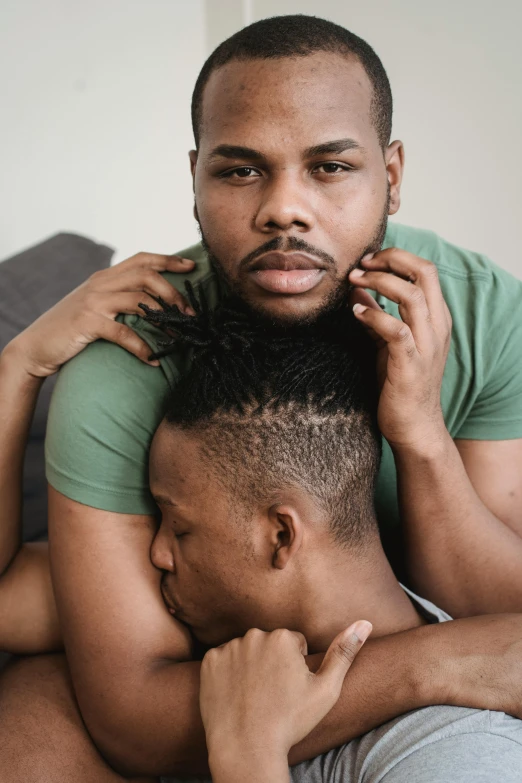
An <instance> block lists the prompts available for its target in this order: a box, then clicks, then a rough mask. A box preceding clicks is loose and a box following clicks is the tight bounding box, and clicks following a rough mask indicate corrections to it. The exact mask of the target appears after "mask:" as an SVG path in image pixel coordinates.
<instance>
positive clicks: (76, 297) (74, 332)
mask: <svg viewBox="0 0 522 783" xmlns="http://www.w3.org/2000/svg"><path fill="white" fill-rule="evenodd" d="M190 264H192V262H190ZM179 266H180V260H179V259H177V258H175V259H173V258H171V257H167V256H138V257H136V258H134V259H130V260H129V261H127V262H124V263H123V264H121V265H119V266H118V267H117V268H113V269H108V270H104V271H103V272H100V273H98V274H96V275H93V276H92V277H91V278H89V279H88V280H87V281H86V282H85V283H84V284H82V285H81V286H79V287H78V288H77V289H76V290H75V291H73V292H72V293H71V294H69V295H68V296H67V297H65V299H63V300H62V301H61V302H59V303H58V304H57V305H56V306H55V307H53V308H52V309H51V310H50V311H49V312H47V313H45V314H44V315H42V316H41V317H40V318H39V319H38V320H37V321H36V322H35V323H34V324H32V325H31V326H30V327H28V328H27V329H26V330H24V331H23V332H22V333H21V334H19V335H18V336H17V337H16V338H15V339H13V340H12V341H11V342H10V343H9V344H8V345H7V346H6V348H5V349H4V351H3V352H2V353H1V354H0V432H1V433H2V439H1V442H0V650H4V651H7V652H12V653H15V654H24V653H25V654H28V653H40V652H48V651H51V650H56V649H59V648H60V647H61V633H60V627H59V622H58V616H57V612H56V604H55V600H54V595H53V590H52V585H51V577H50V570H49V560H48V548H47V544H25V545H22V471H23V459H24V453H25V447H26V442H27V437H28V433H29V429H30V425H31V420H32V417H33V413H34V408H35V405H36V400H37V397H38V393H39V391H40V388H41V386H42V383H43V381H44V380H45V378H46V377H48V376H49V375H52V374H53V373H55V372H56V371H57V370H58V368H59V367H60V366H61V365H62V364H64V363H66V362H67V361H69V360H70V359H71V358H72V357H74V356H75V355H76V354H78V353H79V352H81V351H82V350H83V349H84V348H85V346H86V345H87V344H89V343H90V342H92V341H94V340H96V339H97V338H100V337H102V338H105V339H106V340H111V341H113V342H116V343H118V344H119V345H121V346H122V347H124V348H126V349H127V350H128V351H129V352H130V353H132V354H134V355H135V356H137V357H138V358H140V359H141V360H142V361H143V362H144V363H148V357H149V355H150V348H149V347H148V345H147V344H146V343H145V342H144V341H142V340H141V339H140V338H139V337H138V336H137V335H136V334H135V333H134V331H133V330H132V329H130V328H129V327H127V326H125V325H123V324H119V323H116V322H115V320H114V319H115V317H116V316H117V315H118V313H119V312H120V311H122V312H128V313H139V312H141V311H140V308H139V303H140V302H147V303H148V304H149V305H154V304H155V300H154V299H153V298H152V297H151V296H150V295H149V293H147V292H150V293H153V294H155V295H156V296H157V295H161V296H163V297H165V296H167V297H168V298H170V300H171V302H172V303H174V302H175V303H176V304H179V305H180V306H182V307H183V306H185V305H186V303H185V300H184V299H183V297H181V295H180V294H179V293H178V292H176V291H175V289H174V288H172V287H171V286H170V285H169V284H168V283H167V282H166V281H165V280H164V279H163V278H162V277H161V275H159V274H158V272H159V271H164V270H170V271H179ZM186 266H187V264H185V265H184V267H186ZM140 286H141V288H140ZM155 364H158V363H157V362H156V363H155Z"/></svg>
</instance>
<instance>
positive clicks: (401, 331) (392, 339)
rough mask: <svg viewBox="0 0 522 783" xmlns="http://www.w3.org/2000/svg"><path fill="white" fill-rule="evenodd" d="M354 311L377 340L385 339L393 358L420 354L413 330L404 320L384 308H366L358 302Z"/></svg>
mask: <svg viewBox="0 0 522 783" xmlns="http://www.w3.org/2000/svg"><path fill="white" fill-rule="evenodd" d="M353 312H354V314H355V316H356V317H357V320H359V321H361V322H362V323H363V324H364V326H365V327H366V328H367V329H368V331H369V333H370V335H371V336H372V337H373V338H374V339H377V340H384V342H385V343H387V345H388V351H389V353H390V356H391V358H392V359H397V360H398V359H400V358H402V357H403V356H404V354H406V356H407V357H408V358H409V359H413V358H414V357H415V356H417V354H418V350H417V345H416V342H415V340H414V337H413V333H412V330H411V329H410V327H409V326H408V324H406V323H404V321H400V320H399V319H398V318H394V317H393V315H390V314H389V313H385V312H384V311H383V310H380V309H379V310H374V309H373V308H370V307H367V308H364V307H363V306H362V305H358V304H356V305H355V307H354V309H353Z"/></svg>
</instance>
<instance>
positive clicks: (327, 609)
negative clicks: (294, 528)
mask: <svg viewBox="0 0 522 783" xmlns="http://www.w3.org/2000/svg"><path fill="white" fill-rule="evenodd" d="M305 573H306V576H304V577H303V579H302V580H300V581H301V589H300V597H299V601H298V603H299V609H298V612H297V613H298V615H299V618H300V623H299V625H300V628H299V630H301V631H302V633H303V634H304V636H305V637H306V639H307V642H308V648H309V652H310V653H313V652H321V651H324V650H326V649H327V648H328V646H329V644H330V642H331V641H332V640H333V639H334V638H335V636H337V634H338V633H339V632H340V631H342V630H343V629H344V628H346V627H347V626H349V625H350V624H351V623H352V622H354V621H355V620H369V621H370V622H371V623H372V625H373V632H372V638H375V637H377V636H385V635H387V634H390V633H397V632H398V631H406V630H408V629H410V628H415V627H417V626H419V625H423V624H424V622H425V620H424V619H423V618H422V616H421V615H420V614H419V613H418V612H417V610H416V609H415V607H414V606H413V604H412V602H411V601H410V599H409V597H408V596H407V594H406V593H405V592H404V590H403V589H402V587H401V586H400V584H399V583H398V581H397V579H396V578H395V575H394V573H393V571H392V568H391V566H390V564H389V562H388V560H387V559H386V555H385V554H384V551H383V549H382V546H381V543H380V540H379V538H378V537H377V536H376V539H375V541H373V542H371V543H370V544H369V546H368V548H367V550H365V552H364V554H360V553H358V554H357V555H356V554H354V552H347V551H346V550H342V549H340V548H338V547H336V548H335V549H334V550H332V549H330V548H328V551H324V550H322V554H321V555H320V556H318V553H317V551H316V552H315V553H314V557H313V565H312V564H311V567H310V568H308V569H305Z"/></svg>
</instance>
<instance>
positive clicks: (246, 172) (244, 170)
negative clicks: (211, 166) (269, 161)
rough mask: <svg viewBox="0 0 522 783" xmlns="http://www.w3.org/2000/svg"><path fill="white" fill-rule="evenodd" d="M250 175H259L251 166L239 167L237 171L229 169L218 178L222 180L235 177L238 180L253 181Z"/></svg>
mask: <svg viewBox="0 0 522 783" xmlns="http://www.w3.org/2000/svg"><path fill="white" fill-rule="evenodd" d="M251 174H259V172H258V170H257V169H254V168H253V167H252V166H240V167H239V168H237V169H230V170H229V171H224V172H223V173H222V174H220V175H219V176H220V177H222V178H223V179H235V178H236V177H237V178H238V179H253V177H251V176H250V175H251Z"/></svg>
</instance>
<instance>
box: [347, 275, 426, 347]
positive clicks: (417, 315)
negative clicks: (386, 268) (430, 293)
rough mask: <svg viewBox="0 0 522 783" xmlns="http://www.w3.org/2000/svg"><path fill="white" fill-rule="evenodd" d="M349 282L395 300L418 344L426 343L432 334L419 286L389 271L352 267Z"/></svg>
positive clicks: (424, 300)
mask: <svg viewBox="0 0 522 783" xmlns="http://www.w3.org/2000/svg"><path fill="white" fill-rule="evenodd" d="M350 282H352V283H353V284H354V285H355V286H361V287H363V288H369V289H371V290H372V291H377V292H378V293H380V294H382V295H383V296H385V297H386V298H387V299H390V300H391V301H392V302H396V303H397V304H398V305H399V314H400V316H401V318H402V320H403V321H404V322H405V323H407V324H408V325H409V326H410V328H411V330H412V332H413V335H414V337H415V341H416V342H417V343H418V344H419V346H423V345H426V346H427V345H428V344H429V342H430V340H431V336H432V325H431V323H430V318H431V316H430V311H429V309H428V304H427V302H426V297H425V296H424V292H423V291H422V289H421V288H418V287H417V286H415V285H411V284H410V283H408V282H407V281H406V280H402V279H401V278H400V277H396V276H395V275H392V274H389V272H374V271H367V272H365V271H363V270H359V269H354V271H353V272H352V273H351V276H350Z"/></svg>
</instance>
